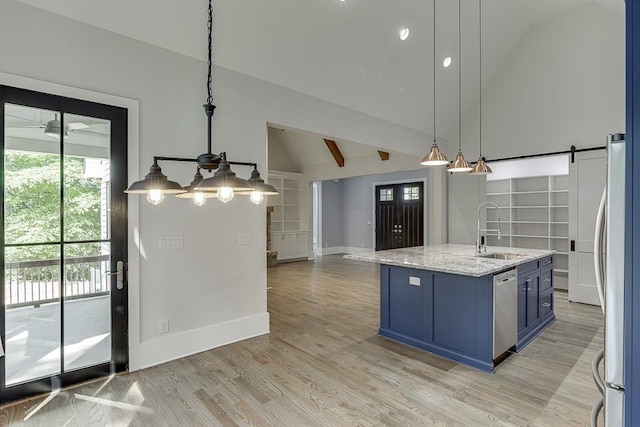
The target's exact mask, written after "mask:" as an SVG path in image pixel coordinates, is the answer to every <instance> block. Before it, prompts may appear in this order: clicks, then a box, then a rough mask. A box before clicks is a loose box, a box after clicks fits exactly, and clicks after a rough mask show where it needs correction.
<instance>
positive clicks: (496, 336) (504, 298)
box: [493, 268, 518, 359]
mask: <svg viewBox="0 0 640 427" xmlns="http://www.w3.org/2000/svg"><path fill="white" fill-rule="evenodd" d="M517 282H518V270H517V269H515V268H514V269H513V270H509V271H505V272H504V273H500V274H496V275H495V276H493V358H494V359H495V358H497V357H498V356H500V355H501V354H502V353H504V352H505V351H507V350H508V349H510V348H511V347H513V346H514V345H515V344H516V342H517V341H518V287H517Z"/></svg>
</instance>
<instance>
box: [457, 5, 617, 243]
mask: <svg viewBox="0 0 640 427" xmlns="http://www.w3.org/2000/svg"><path fill="white" fill-rule="evenodd" d="M624 48H625V38H624V18H623V17H622V16H620V15H617V14H615V13H613V12H612V11H610V10H609V9H606V8H604V7H602V6H599V5H597V4H593V3H591V4H588V5H586V6H583V7H580V8H577V9H573V10H570V11H568V12H565V13H563V14H561V15H558V16H556V17H553V18H550V19H548V20H545V21H542V22H540V23H538V24H536V25H534V26H533V27H532V28H531V30H530V31H529V32H528V33H527V34H526V35H525V36H524V37H523V38H522V39H521V40H520V43H519V44H518V45H517V46H516V48H515V50H514V52H513V53H512V54H511V56H509V58H508V59H507V61H506V62H505V63H504V64H503V66H502V67H501V69H500V71H498V73H496V75H495V76H494V78H493V79H492V80H491V82H489V84H488V85H487V87H486V88H485V89H484V90H483V106H482V120H483V122H482V125H483V135H482V149H483V150H482V151H483V155H484V156H485V157H487V158H488V159H491V158H503V157H511V156H519V155H526V154H537V153H545V152H554V151H563V150H569V149H570V147H571V146H572V145H575V146H576V147H578V148H585V147H594V146H602V145H605V143H606V135H607V134H609V133H612V132H624V126H625V116H624V114H625V93H624V90H625V68H624V66H625V56H624ZM478 113H479V111H478V108H477V107H476V108H475V109H474V110H472V111H470V112H469V113H468V114H467V115H466V116H465V118H464V120H463V134H464V135H465V141H478V129H479V122H478ZM466 147H469V148H466ZM465 155H466V156H467V159H470V160H475V159H476V158H477V156H478V147H477V145H476V146H473V145H472V146H470V144H468V143H467V144H466V145H465ZM543 161H544V160H543ZM491 166H493V165H491ZM496 168H497V169H499V164H496ZM480 179H483V178H480ZM466 181H468V180H466V179H465V180H464V182H466ZM464 182H463V181H462V180H461V181H460V182H458V179H457V177H455V178H454V177H451V176H450V177H449V199H450V200H449V239H450V241H452V242H453V241H461V242H464V241H469V240H470V238H471V236H470V234H469V233H470V231H473V230H475V208H477V202H480V201H482V200H483V194H484V190H483V189H481V188H477V187H476V186H475V185H473V186H472V187H473V188H471V187H466V186H465V184H464ZM478 192H479V193H478ZM473 204H475V208H474V209H471V208H472V207H473V206H472V205H473ZM471 211H473V215H471V213H470V212H471ZM473 233H475V231H473ZM472 240H475V236H473V239H472Z"/></svg>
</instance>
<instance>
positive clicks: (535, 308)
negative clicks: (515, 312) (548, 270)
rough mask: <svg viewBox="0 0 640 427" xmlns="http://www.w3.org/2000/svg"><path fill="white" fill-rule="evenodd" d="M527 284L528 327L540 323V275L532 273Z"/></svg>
mask: <svg viewBox="0 0 640 427" xmlns="http://www.w3.org/2000/svg"><path fill="white" fill-rule="evenodd" d="M528 280H529V282H528V284H527V291H528V294H527V328H533V327H535V326H537V325H538V324H539V323H540V299H539V297H540V275H539V274H537V273H536V274H532V275H531V276H529V278H528Z"/></svg>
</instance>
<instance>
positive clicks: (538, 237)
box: [511, 234, 549, 239]
mask: <svg viewBox="0 0 640 427" xmlns="http://www.w3.org/2000/svg"><path fill="white" fill-rule="evenodd" d="M511 237H524V238H527V239H548V238H549V236H535V235H532V234H511Z"/></svg>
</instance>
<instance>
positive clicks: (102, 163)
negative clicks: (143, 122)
mask: <svg viewBox="0 0 640 427" xmlns="http://www.w3.org/2000/svg"><path fill="white" fill-rule="evenodd" d="M64 126H65V129H68V137H67V138H65V140H64V154H65V156H64V238H65V240H66V241H74V240H98V239H108V238H109V230H110V228H111V227H110V224H109V212H110V211H111V205H110V204H111V200H110V193H111V191H110V190H111V188H110V185H111V182H110V172H111V171H110V162H109V155H110V144H111V123H110V122H109V121H108V120H102V119H97V118H93V117H85V116H78V115H74V114H65V116H64Z"/></svg>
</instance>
